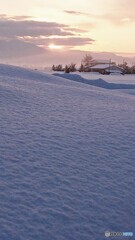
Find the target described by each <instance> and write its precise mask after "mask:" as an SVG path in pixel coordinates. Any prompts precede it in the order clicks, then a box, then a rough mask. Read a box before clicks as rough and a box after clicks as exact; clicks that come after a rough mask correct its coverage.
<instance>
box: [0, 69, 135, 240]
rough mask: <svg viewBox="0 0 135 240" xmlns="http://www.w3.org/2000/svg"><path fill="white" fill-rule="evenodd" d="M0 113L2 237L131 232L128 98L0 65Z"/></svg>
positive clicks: (133, 185)
mask: <svg viewBox="0 0 135 240" xmlns="http://www.w3.org/2000/svg"><path fill="white" fill-rule="evenodd" d="M0 115H1V121H0V239H1V240H37V239H39V240H100V239H101V240H104V239H106V237H105V231H107V230H108V231H112V232H113V231H114V232H123V231H124V232H129V231H132V232H134V231H135V225H134V223H135V214H134V213H135V204H134V199H135V181H134V180H135V131H134V127H135V99H134V97H132V96H130V95H127V94H124V93H123V94H122V95H120V96H119V93H116V92H114V91H111V92H110V91H108V90H107V89H103V88H97V87H94V86H91V85H86V84H82V83H80V82H74V81H69V80H67V79H63V78H59V77H56V76H51V75H47V74H42V73H40V72H36V71H30V70H27V69H21V68H16V67H11V66H6V65H0ZM134 233H135V232H134ZM126 239H129V238H128V237H127V238H126Z"/></svg>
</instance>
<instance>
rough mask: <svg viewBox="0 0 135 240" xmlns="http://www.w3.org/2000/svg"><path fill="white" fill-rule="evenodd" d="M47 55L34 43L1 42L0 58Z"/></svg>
mask: <svg viewBox="0 0 135 240" xmlns="http://www.w3.org/2000/svg"><path fill="white" fill-rule="evenodd" d="M43 53H45V50H44V49H43V48H40V47H38V46H36V45H35V44H34V43H28V42H23V41H20V40H17V39H16V40H7V41H6V40H0V58H1V59H2V58H4V59H7V58H8V59H12V58H18V57H19V58H20V57H23V56H29V55H31V56H32V55H39V54H43Z"/></svg>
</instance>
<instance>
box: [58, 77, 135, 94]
mask: <svg viewBox="0 0 135 240" xmlns="http://www.w3.org/2000/svg"><path fill="white" fill-rule="evenodd" d="M53 75H55V76H58V77H62V78H66V79H69V80H73V81H76V82H81V83H85V84H89V85H92V86H96V87H101V88H106V89H110V90H114V89H135V84H122V83H109V82H106V81H105V80H103V79H101V78H99V79H95V80H88V79H85V78H83V77H81V76H80V75H77V74H68V73H65V74H59V73H54V74H53Z"/></svg>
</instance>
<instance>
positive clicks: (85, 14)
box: [64, 10, 89, 16]
mask: <svg viewBox="0 0 135 240" xmlns="http://www.w3.org/2000/svg"><path fill="white" fill-rule="evenodd" d="M64 12H65V13H68V14H72V15H84V16H87V15H89V14H88V13H85V12H79V11H68V10H65V11H64Z"/></svg>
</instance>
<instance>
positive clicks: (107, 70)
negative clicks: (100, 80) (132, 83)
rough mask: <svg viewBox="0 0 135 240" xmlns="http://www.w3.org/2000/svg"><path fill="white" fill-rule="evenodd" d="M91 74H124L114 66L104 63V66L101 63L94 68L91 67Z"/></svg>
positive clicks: (121, 69)
mask: <svg viewBox="0 0 135 240" xmlns="http://www.w3.org/2000/svg"><path fill="white" fill-rule="evenodd" d="M91 72H99V73H101V74H111V73H114V74H115V73H118V74H124V69H123V68H121V67H118V66H116V65H115V64H113V63H106V64H104V63H102V64H96V65H95V66H93V67H91Z"/></svg>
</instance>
